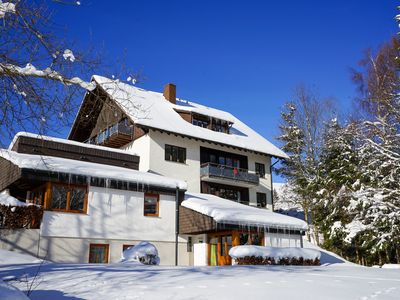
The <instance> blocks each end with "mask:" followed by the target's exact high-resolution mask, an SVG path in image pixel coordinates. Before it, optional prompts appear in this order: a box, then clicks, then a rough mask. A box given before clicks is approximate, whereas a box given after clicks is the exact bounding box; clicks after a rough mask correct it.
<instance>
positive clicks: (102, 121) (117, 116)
mask: <svg viewBox="0 0 400 300" xmlns="http://www.w3.org/2000/svg"><path fill="white" fill-rule="evenodd" d="M126 117H127V116H126V115H125V114H124V113H123V111H122V110H121V109H120V108H119V107H118V106H117V105H116V104H115V103H114V102H113V101H110V100H109V99H108V98H107V99H106V100H105V101H104V104H103V107H102V109H101V111H100V113H99V115H98V116H97V120H96V124H95V125H94V127H93V129H92V132H91V133H90V138H92V137H95V136H96V135H98V134H99V133H100V132H102V131H104V130H105V129H106V128H108V127H110V126H111V125H114V124H116V123H118V122H119V121H121V120H122V119H124V118H126Z"/></svg>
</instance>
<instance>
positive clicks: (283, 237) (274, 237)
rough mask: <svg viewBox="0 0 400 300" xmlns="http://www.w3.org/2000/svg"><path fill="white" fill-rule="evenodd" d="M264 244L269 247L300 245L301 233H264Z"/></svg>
mask: <svg viewBox="0 0 400 300" xmlns="http://www.w3.org/2000/svg"><path fill="white" fill-rule="evenodd" d="M264 239H265V246H270V247H301V239H302V236H301V235H289V234H282V233H265V237H264Z"/></svg>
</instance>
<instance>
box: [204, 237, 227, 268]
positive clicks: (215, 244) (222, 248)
mask: <svg viewBox="0 0 400 300" xmlns="http://www.w3.org/2000/svg"><path fill="white" fill-rule="evenodd" d="M209 245H210V246H209V252H208V255H209V256H208V257H209V264H210V266H226V265H231V264H232V259H231V257H230V256H229V250H230V249H231V248H232V235H231V234H226V233H225V234H215V235H212V236H210V237H209Z"/></svg>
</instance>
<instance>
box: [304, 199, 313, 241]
mask: <svg viewBox="0 0 400 300" xmlns="http://www.w3.org/2000/svg"><path fill="white" fill-rule="evenodd" d="M303 210H304V221H305V222H306V223H307V225H308V224H309V219H308V214H309V209H308V205H303ZM307 240H308V241H309V242H310V243H311V236H310V230H307Z"/></svg>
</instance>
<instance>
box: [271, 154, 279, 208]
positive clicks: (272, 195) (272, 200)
mask: <svg viewBox="0 0 400 300" xmlns="http://www.w3.org/2000/svg"><path fill="white" fill-rule="evenodd" d="M271 162H272V156H271ZM278 162H279V158H278V160H277V161H276V162H274V163H273V164H270V166H269V173H270V178H271V204H272V211H274V186H273V183H272V167H273V166H275V165H276V164H277V163H278Z"/></svg>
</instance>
